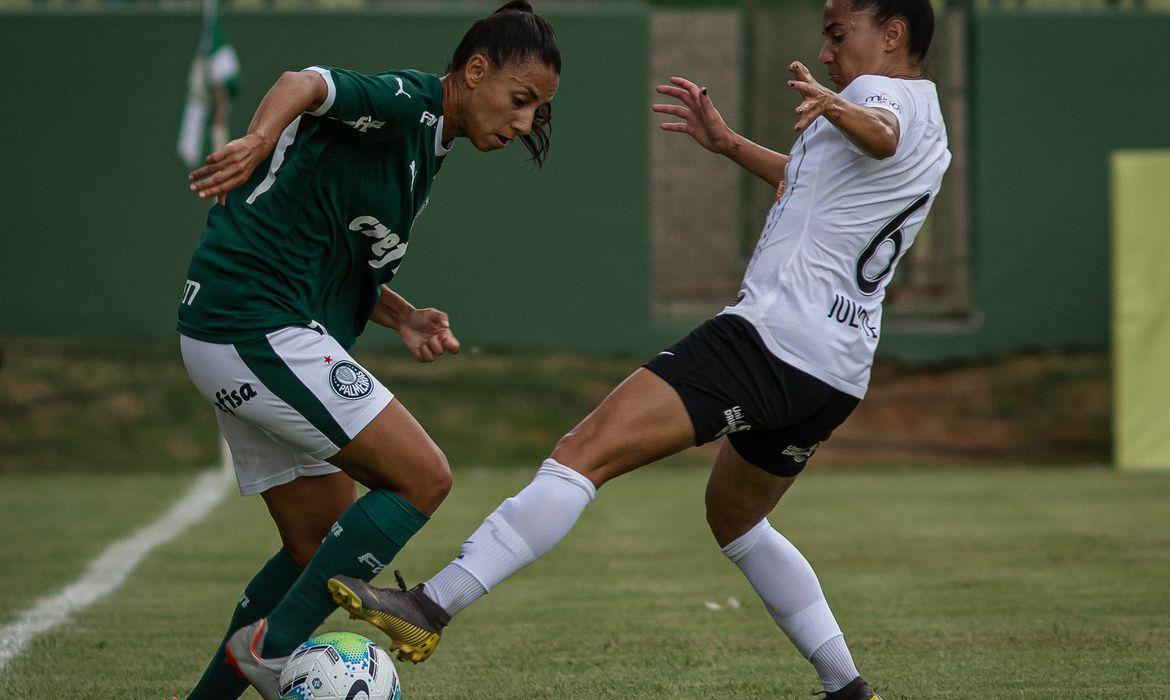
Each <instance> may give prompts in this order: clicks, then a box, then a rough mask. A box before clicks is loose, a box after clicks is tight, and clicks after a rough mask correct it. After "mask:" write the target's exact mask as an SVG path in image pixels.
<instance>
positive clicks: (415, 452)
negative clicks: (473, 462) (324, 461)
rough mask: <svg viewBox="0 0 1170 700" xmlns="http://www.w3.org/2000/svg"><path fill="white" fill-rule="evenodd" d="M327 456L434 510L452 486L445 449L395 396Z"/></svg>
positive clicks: (353, 473)
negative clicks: (355, 433)
mask: <svg viewBox="0 0 1170 700" xmlns="http://www.w3.org/2000/svg"><path fill="white" fill-rule="evenodd" d="M329 461H330V462H331V463H333V464H335V465H337V466H338V467H340V468H341V469H342V470H344V471H345V472H346V473H348V474H350V475H351V476H353V478H355V479H357V480H358V481H359V482H361V483H362V484H365V485H366V486H369V487H370V488H386V489H390V490H392V491H394V492H395V493H397V494H399V495H400V496H402V497H403V498H405V499H406V500H407V501H409V502H410V503H411V504H412V505H414V506H415V507H417V508H418V509H419V510H421V511H423V512H424V513H427V514H428V515H429V514H431V513H433V512H434V511H435V509H437V508H438V507H439V504H440V503H442V501H443V499H444V498H446V496H447V493H448V492H449V491H450V490H451V469H450V467H449V466H448V464H447V458H446V457H445V456H444V455H443V452H442V450H440V449H439V446H438V445H436V444H435V441H434V440H432V439H431V436H430V435H428V434H427V432H426V430H424V429H423V427H422V426H421V425H419V422H418V421H417V420H415V418H414V416H413V415H411V413H410V411H408V410H407V409H406V407H405V406H403V405H402V402H401V401H399V400H394V401H392V402H390V403H389V404H387V405H386V407H385V408H383V409H382V411H381V412H380V413H379V414H378V415H377V416H376V417H375V418H374V419H373V420H372V421H370V423H369V424H368V425H366V427H365V428H363V429H362V430H361V432H359V433H358V434H357V436H355V437H354V438H353V440H351V441H350V442H349V443H348V444H347V445H346V446H345V447H343V448H341V450H340V451H339V452H338V453H337V454H335V455H333V456H332V457H330V458H329Z"/></svg>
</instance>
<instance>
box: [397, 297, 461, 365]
mask: <svg viewBox="0 0 1170 700" xmlns="http://www.w3.org/2000/svg"><path fill="white" fill-rule="evenodd" d="M398 337H400V338H402V343H403V345H405V346H406V347H407V348H408V349H409V350H410V352H411V354H412V355H414V358H415V359H416V360H418V361H419V362H434V361H435V359H436V358H438V357H439V355H442V354H443V353H444V352H450V353H452V354H455V353H458V352H459V340H458V339H457V338H456V337H455V334H454V333H452V332H451V322H450V321H449V320H448V319H447V314H446V313H444V312H442V311H439V310H438V309H415V310H414V311H412V312H411V313H410V317H409V318H408V319H406V322H405V323H402V324H400V325H399V326H398Z"/></svg>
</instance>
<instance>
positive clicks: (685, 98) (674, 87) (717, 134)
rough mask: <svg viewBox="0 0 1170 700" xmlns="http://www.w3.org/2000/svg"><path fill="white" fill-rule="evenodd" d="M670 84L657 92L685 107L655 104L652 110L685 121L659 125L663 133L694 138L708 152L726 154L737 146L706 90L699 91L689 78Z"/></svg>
mask: <svg viewBox="0 0 1170 700" xmlns="http://www.w3.org/2000/svg"><path fill="white" fill-rule="evenodd" d="M670 83H671V84H670V85H659V86H658V87H656V88H655V91H656V92H657V93H658V94H660V95H666V96H667V97H673V98H674V99H676V100H678V101H679V102H681V103H682V104H681V105H675V104H655V105H653V106H652V107H651V108H650V109H651V110H652V111H654V112H658V113H659V114H667V115H670V116H672V117H676V118H678V119H681V120H682V121H681V122H667V123H665V124H659V125H658V126H659V128H661V129H662V130H663V131H674V132H679V133H684V134H690V136H691V138H693V139H694V140H695V141H697V142H698V143H699V145H700V146H702V147H703V148H706V149H707V150H708V151H711V152H712V153H718V154H720V155H724V154H726V153H727V150H728V149H729V148H731V146H732V144H733V143H734V139H735V135H734V134H733V133H732V131H731V129H730V128H729V127H728V126H727V123H726V122H724V121H723V116H722V115H720V114H719V110H717V109H715V105H714V103H712V102H711V98H710V97H708V96H707V88H700V87H699V86H698V85H696V84H694V83H693V82H691V81H689V80H687V79H686V78H679V77H672V78H671V79H670Z"/></svg>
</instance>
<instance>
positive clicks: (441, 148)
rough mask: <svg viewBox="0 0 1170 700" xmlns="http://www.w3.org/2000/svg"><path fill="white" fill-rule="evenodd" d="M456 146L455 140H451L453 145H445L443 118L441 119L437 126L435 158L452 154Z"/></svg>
mask: <svg viewBox="0 0 1170 700" xmlns="http://www.w3.org/2000/svg"><path fill="white" fill-rule="evenodd" d="M454 145H455V140H454V139H451V145H450V146H445V145H443V117H442V116H440V117H439V123H438V124H436V125H435V157H436V158H442V157H443V156H445V155H447V154H448V153H450V152H451V146H454Z"/></svg>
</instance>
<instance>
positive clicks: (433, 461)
mask: <svg viewBox="0 0 1170 700" xmlns="http://www.w3.org/2000/svg"><path fill="white" fill-rule="evenodd" d="M415 468H416V469H417V472H416V475H417V477H416V478H415V479H413V480H412V481H413V482H414V489H413V490H414V494H413V495H414V498H415V499H417V500H418V502H419V503H421V504H423V506H424V508H423V509H424V510H426V511H428V512H432V511H434V509H436V508H438V507H439V504H441V503H442V502H443V500H444V499H446V498H447V494H449V493H451V485H452V483H453V478H452V476H451V465H450V464H449V463H448V462H447V456H446V455H444V454H443V451H442V450H440V449H438V448H437V447H436V448H435V449H434V450H433V451H431V452H430V453H428V454H427V455H426V456H425V457H424V458H423V459H421V460H420V462H419V464H417V465H416V466H415Z"/></svg>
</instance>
